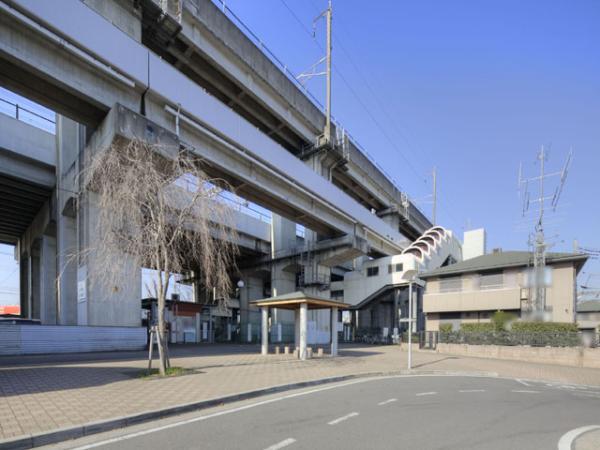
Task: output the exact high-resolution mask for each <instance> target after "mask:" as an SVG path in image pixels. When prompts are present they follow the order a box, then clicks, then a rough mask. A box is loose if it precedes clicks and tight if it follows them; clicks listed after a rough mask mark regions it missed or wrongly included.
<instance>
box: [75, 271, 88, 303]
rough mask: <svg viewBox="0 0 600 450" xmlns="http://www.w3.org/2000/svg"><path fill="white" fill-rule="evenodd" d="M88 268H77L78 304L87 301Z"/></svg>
mask: <svg viewBox="0 0 600 450" xmlns="http://www.w3.org/2000/svg"><path fill="white" fill-rule="evenodd" d="M86 279H87V267H86V266H81V267H78V268H77V303H83V302H85V301H87V283H86Z"/></svg>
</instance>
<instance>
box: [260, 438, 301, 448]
mask: <svg viewBox="0 0 600 450" xmlns="http://www.w3.org/2000/svg"><path fill="white" fill-rule="evenodd" d="M294 442H296V439H294V438H287V439H284V440H283V441H281V442H278V443H277V444H273V445H271V446H270V447H267V448H265V450H279V449H280V448H283V447H287V446H288V445H292V444H293V443H294Z"/></svg>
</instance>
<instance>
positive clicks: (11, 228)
mask: <svg viewBox="0 0 600 450" xmlns="http://www.w3.org/2000/svg"><path fill="white" fill-rule="evenodd" d="M51 195H52V189H48V188H45V187H40V186H36V185H34V184H31V183H28V182H26V181H22V180H18V179H14V178H10V177H7V176H3V175H0V242H3V243H5V244H15V243H16V242H18V240H19V238H20V237H21V236H22V235H23V234H24V233H25V231H26V230H27V228H28V227H29V225H30V224H31V222H32V221H33V219H34V218H35V216H36V215H37V213H38V212H39V210H40V209H41V208H42V206H43V205H44V203H45V202H46V201H48V200H49V198H50V196H51Z"/></svg>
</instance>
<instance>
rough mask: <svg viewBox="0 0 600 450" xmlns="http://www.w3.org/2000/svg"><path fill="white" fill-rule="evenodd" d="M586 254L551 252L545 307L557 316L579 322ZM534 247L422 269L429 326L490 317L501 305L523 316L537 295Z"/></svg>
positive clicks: (551, 316) (455, 324) (434, 328)
mask: <svg viewBox="0 0 600 450" xmlns="http://www.w3.org/2000/svg"><path fill="white" fill-rule="evenodd" d="M586 260H587V255H585V254H580V253H548V254H547V256H546V269H545V274H544V275H545V276H544V278H545V284H546V312H547V315H548V318H549V320H551V321H553V322H574V321H575V313H576V308H575V302H576V279H577V274H578V273H579V271H580V270H581V268H582V267H583V265H584V264H585V262H586ZM532 275H533V257H532V254H531V252H524V251H501V250H496V251H494V252H492V253H489V254H485V255H482V256H478V257H475V258H471V259H467V260H465V261H462V262H459V263H456V264H452V265H449V266H446V267H440V268H438V269H435V270H432V271H429V272H427V273H424V274H421V275H420V278H421V279H424V280H425V281H426V282H427V286H426V290H425V294H424V296H423V313H424V314H425V317H426V330H429V331H437V330H439V326H440V325H441V324H452V325H453V328H454V329H455V330H457V329H458V328H459V327H460V324H461V323H467V322H487V321H489V320H490V317H491V315H492V314H493V313H494V312H495V311H498V310H502V311H508V312H512V313H514V314H515V315H517V316H518V317H521V315H522V313H523V312H524V311H527V310H528V309H530V308H531V301H532V296H533V292H532V291H533V289H532V281H533V276H532Z"/></svg>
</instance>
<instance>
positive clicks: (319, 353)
mask: <svg viewBox="0 0 600 450" xmlns="http://www.w3.org/2000/svg"><path fill="white" fill-rule="evenodd" d="M317 356H318V357H319V358H322V357H323V347H319V348H318V349H317Z"/></svg>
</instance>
